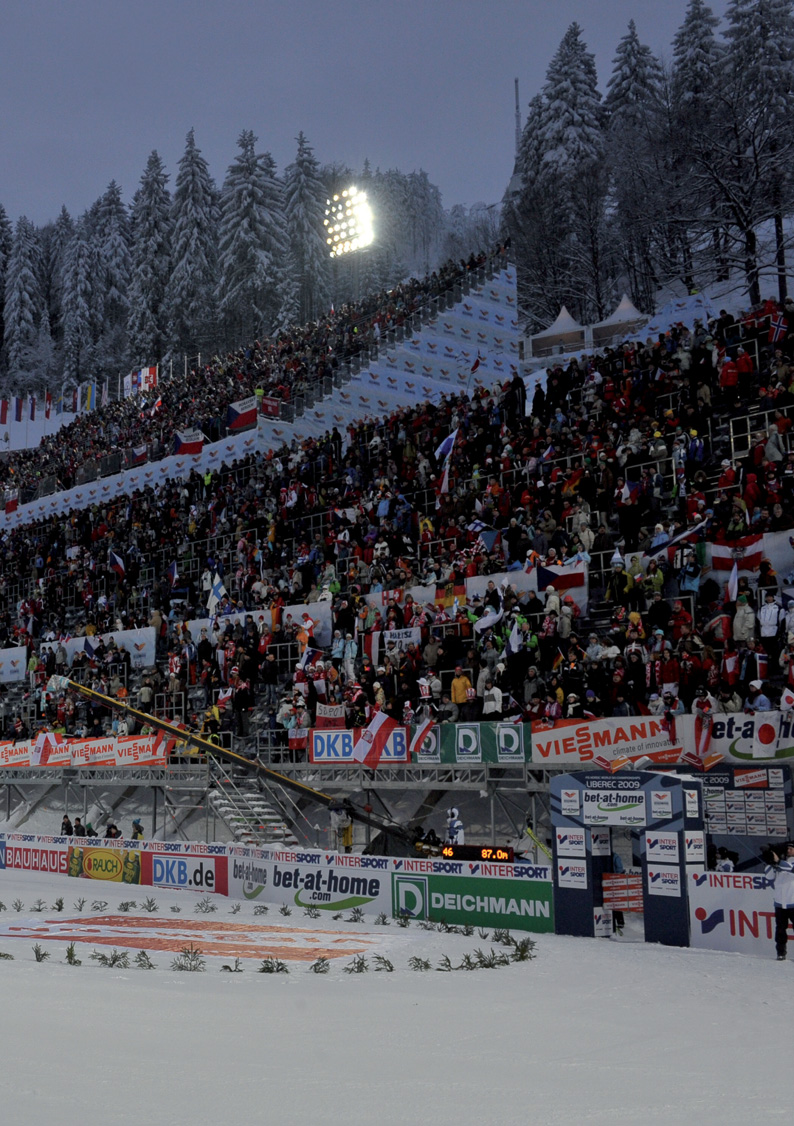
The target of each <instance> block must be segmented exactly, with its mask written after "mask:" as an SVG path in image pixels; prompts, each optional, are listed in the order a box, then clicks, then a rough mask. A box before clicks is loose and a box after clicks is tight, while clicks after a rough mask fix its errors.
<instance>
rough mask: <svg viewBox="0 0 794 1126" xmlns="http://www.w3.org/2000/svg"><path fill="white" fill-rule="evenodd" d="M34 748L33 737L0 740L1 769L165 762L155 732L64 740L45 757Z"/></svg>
mask: <svg viewBox="0 0 794 1126" xmlns="http://www.w3.org/2000/svg"><path fill="white" fill-rule="evenodd" d="M35 748H36V740H35V739H26V740H25V741H24V742H21V743H7V742H6V743H0V772H2V769H3V768H6V769H11V768H20V769H23V768H24V769H26V768H28V767H37V766H47V767H51V766H72V767H81V766H164V765H165V761H166V754H165V742H164V741H163V740H162V739H161V738H160V737H159V736H157V735H125V736H122V737H121V738H116V737H115V736H113V735H111V736H109V737H108V738H107V739H64V740H63V741H62V742H60V743H58V744H57V745H54V744H53V745H52V746H51V747H50V748H49V751H48V754H47V756H46V760H42V759H41V758H40V757H38V756H37V755H36V753H35Z"/></svg>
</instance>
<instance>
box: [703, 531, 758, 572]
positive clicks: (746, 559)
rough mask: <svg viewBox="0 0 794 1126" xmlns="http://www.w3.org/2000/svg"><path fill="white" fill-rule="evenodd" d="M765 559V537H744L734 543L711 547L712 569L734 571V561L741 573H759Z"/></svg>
mask: <svg viewBox="0 0 794 1126" xmlns="http://www.w3.org/2000/svg"><path fill="white" fill-rule="evenodd" d="M763 558H764V537H763V536H742V537H741V539H737V540H734V541H733V543H714V544H712V545H711V569H712V570H713V571H732V570H733V564H734V561H735V562H736V564H737V567H738V570H740V571H757V570H758V567H759V565H760V563H761V560H762V559H763Z"/></svg>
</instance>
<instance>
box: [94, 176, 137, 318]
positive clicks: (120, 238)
mask: <svg viewBox="0 0 794 1126" xmlns="http://www.w3.org/2000/svg"><path fill="white" fill-rule="evenodd" d="M96 242H97V245H98V250H99V256H100V262H101V266H102V273H103V278H102V287H103V289H104V310H105V314H104V315H105V321H106V322H108V323H109V325H110V327H113V328H115V327H116V326H117V325H121V324H124V325H125V326H126V320H127V315H128V312H129V285H130V272H131V258H130V224H129V217H128V215H127V208H126V207H125V205H124V200H123V199H122V198H121V188H120V187H119V185H118V184H117V183H116V181H115V180H111V181H110V183H109V184H108V186H107V190H106V191H105V194H104V195H103V196H102V199H101V200H100V204H99V214H98V222H97V231H96Z"/></svg>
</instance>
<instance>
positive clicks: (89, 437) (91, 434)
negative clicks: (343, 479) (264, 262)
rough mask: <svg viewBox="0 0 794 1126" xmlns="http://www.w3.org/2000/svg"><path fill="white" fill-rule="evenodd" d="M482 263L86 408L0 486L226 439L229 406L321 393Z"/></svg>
mask: <svg viewBox="0 0 794 1126" xmlns="http://www.w3.org/2000/svg"><path fill="white" fill-rule="evenodd" d="M485 261H486V256H485V255H482V254H481V255H472V256H471V257H470V258H469V260H468V261H465V262H459V263H456V262H452V261H450V262H447V263H446V264H445V265H443V266H441V267H439V269H438V270H436V271H434V272H433V273H432V274H430V275H429V276H428V277H426V278H424V279H422V280H421V281H420V280H417V279H416V278H411V279H410V280H409V281H406V282H404V283H402V284H401V285H398V286H396V287H395V288H394V289H391V290H389V291H384V292H381V293H375V294H371V295H369V296H367V297H365V298H363V299H361V300H360V301H356V302H351V303H349V304H343V305H340V307H339V309H338V310H335V309H333V308H332V309H331V310H330V311H329V312H328V313H327V314H326V315H325V316H324V317H322V318H320V320H318V321H316V322H312V323H311V324H308V325H304V326H292V327H291V328H289V329H287V330H284V331H283V332H281V333H280V334H279V335H278V336H275V337H272V338H265V339H263V340H261V341H259V340H255V341H254V343H253V344H252V345H250V346H247V347H241V348H239V349H238V350H237V351H235V352H230V353H228V354H227V355H225V356H222V357H213V358H212V359H208V361H207V362H205V363H203V364H198V363H196V364H195V365H194V366H193V367H192V368H191V369H190V371H187V372H179V371H177V372H174V373H173V374H172V375H171V377H170V378H165V377H164V373H163V378H161V380H160V382H159V385H158V386H157V388H156V389H155V390H153V391H151V392H150V393H149V394H148V395H146V396H144V397H143V398H141V397H139V396H131V397H129V398H126V399H119V400H118V401H114V402H111V403H109V404H108V405H106V406H105V407H103V408H102V409H101V410H93V411H87V412H85V413H83V414H80V415H78V416H77V417H76V418H75V420H74V421H73V422H71V423H70V424H68V425H67V426H65V427H62V428H61V429H60V430H58V431H57V433H55V434H52V435H50V436H47V437H44V438H43V439H42V441H41V444H40V445H39V446H38V447H37V448H35V449H29V450H16V451H13V452H12V453H10V454H9V455H8V456H7V457H6V458H5V459H4V460H3V461H1V462H0V486H5V487H7V488H8V487H12V488H13V489H19V490H22V491H23V492H24V491H30V490H32V489H33V488H35V487H36V486H37V484H38V483H39V482H40V481H42V480H43V479H44V478H49V477H54V478H56V481H57V487H58V489H68V488H71V487H72V485H74V484H76V483H78V481H77V475H78V472H79V470H80V469H81V467H83V466H84V465H86V463H90V462H96V461H99V459H101V458H103V457H106V456H107V455H109V454H111V453H113V452H114V451H117V450H119V449H120V448H122V449H125V450H130V451H132V450H137V449H140V448H141V447H143V446H146V447H147V450H148V452H150V453H151V454H152V455H153V456H155V457H156V456H158V455H159V456H162V455H163V454H164V453H165V454H168V453H171V452H173V439H174V435H175V433H176V431H178V430H179V431H185V430H192V429H197V430H201V431H202V432H203V433H204V434H205V435H206V437H207V440H208V441H210V442H212V441H217V440H218V439H220V438H221V437H222V436H224V435H225V433H226V429H225V427H226V415H227V408H228V407H229V405H230V404H231V403H234V402H237V401H239V400H241V399H244V398H247V397H249V396H251V395H253V394H255V393H258V394H259V396H260V397H263V396H265V395H267V396H269V397H271V398H275V399H279V400H282V401H283V402H285V403H290V402H291V401H293V400H294V399H295V398H296V397H299V396H301V395H303V394H304V393H305V391H306V390H307V389H311V388H313V387H314V388H317V387H322V385H323V380H324V378H325V377H327V376H333V374H334V372H335V371H336V369H337V368H338V367H339V364H340V363H344V362H347V361H349V360H351V359H352V358H354V357H356V356H358V355H359V354H364V355H368V354H369V351H370V349H371V348H372V347H373V345H375V344H376V343H377V341H378V340H380V339H381V337H382V336H385V334H386V333H387V332H389V330H390V329H393V328H395V327H398V326H402V325H404V324H405V322H406V320H407V319H408V318H410V317H411V316H412V315H413V314H414V313H416V312H417V311H418V310H419V309H420V308H421V307H422V305H423V304H424V303H425V302H427V301H428V300H429V299H431V298H433V297H436V296H438V295H440V294H441V293H442V292H444V291H446V290H447V289H449V288H450V287H451V286H453V285H454V284H455V283H456V282H460V281H461V280H462V279H463V278H464V277H465V275H466V274H467V273H470V272H472V271H475V270H476V269H477V268H478V267H479V266H482V265H483V264H484V263H485Z"/></svg>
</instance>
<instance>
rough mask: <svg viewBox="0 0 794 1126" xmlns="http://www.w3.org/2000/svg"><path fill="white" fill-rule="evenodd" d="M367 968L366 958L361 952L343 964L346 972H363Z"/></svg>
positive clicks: (365, 971)
mask: <svg viewBox="0 0 794 1126" xmlns="http://www.w3.org/2000/svg"><path fill="white" fill-rule="evenodd" d="M368 970H369V966H368V965H367V959H366V958H365V957H364V955H363V954H357V955H356V957H355V958H354V959H353V961H352V962H350V964H349V965H347V966H345V973H346V974H365V973H367V971H368Z"/></svg>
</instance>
